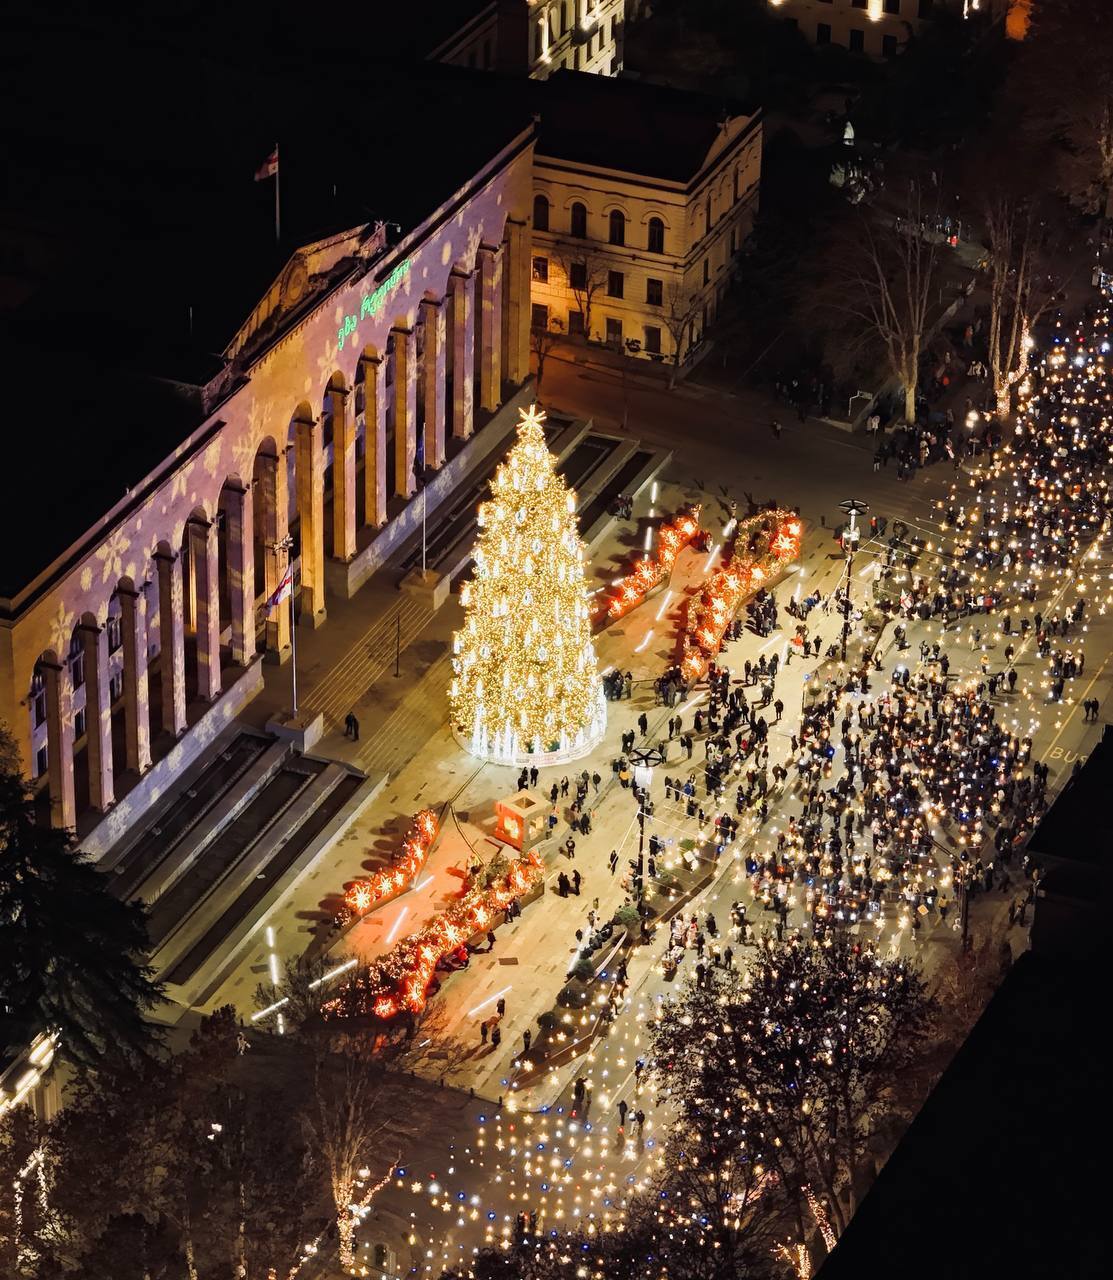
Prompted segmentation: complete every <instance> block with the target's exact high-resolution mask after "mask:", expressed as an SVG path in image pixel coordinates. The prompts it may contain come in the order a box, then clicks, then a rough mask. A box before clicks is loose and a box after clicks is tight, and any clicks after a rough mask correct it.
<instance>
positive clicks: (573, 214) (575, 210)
mask: <svg viewBox="0 0 1113 1280" xmlns="http://www.w3.org/2000/svg"><path fill="white" fill-rule="evenodd" d="M568 229H569V231H570V232H571V234H572V235H574V236H575V237H576V238H577V239H578V240H586V239H587V205H586V204H584V203H583V202H582V201H580V200H577V201H576V202H575V204H574V205H573V206H572V208H571V210H570V211H569V219H568Z"/></svg>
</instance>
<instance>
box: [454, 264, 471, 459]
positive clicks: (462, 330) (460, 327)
mask: <svg viewBox="0 0 1113 1280" xmlns="http://www.w3.org/2000/svg"><path fill="white" fill-rule="evenodd" d="M474 278H475V273H474V272H466V273H465V272H459V271H454V272H453V273H452V275H451V276H450V277H449V281H448V290H449V297H450V298H451V299H452V434H453V435H454V436H455V437H456V438H457V440H467V439H468V437H469V436H470V435H471V433H472V428H473V421H472V396H473V386H472V370H473V369H474V368H475V316H474V313H473V311H472V293H473V291H474V290H473V281H474Z"/></svg>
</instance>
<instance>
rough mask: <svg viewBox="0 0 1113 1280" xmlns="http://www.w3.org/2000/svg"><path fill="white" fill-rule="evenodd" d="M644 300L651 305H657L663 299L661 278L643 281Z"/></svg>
mask: <svg viewBox="0 0 1113 1280" xmlns="http://www.w3.org/2000/svg"><path fill="white" fill-rule="evenodd" d="M645 300H646V302H648V303H649V305H650V306H651V307H659V306H661V305H662V303H663V302H664V300H665V286H664V282H663V281H661V280H647V281H646V282H645Z"/></svg>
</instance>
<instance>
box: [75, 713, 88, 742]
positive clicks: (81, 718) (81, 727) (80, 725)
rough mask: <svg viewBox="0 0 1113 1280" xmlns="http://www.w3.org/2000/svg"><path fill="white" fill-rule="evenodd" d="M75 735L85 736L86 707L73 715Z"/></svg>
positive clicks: (77, 736)
mask: <svg viewBox="0 0 1113 1280" xmlns="http://www.w3.org/2000/svg"><path fill="white" fill-rule="evenodd" d="M73 736H74V737H75V738H84V736H85V708H84V707H82V708H81V710H80V711H75V712H74V716H73Z"/></svg>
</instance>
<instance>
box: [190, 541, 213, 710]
mask: <svg viewBox="0 0 1113 1280" xmlns="http://www.w3.org/2000/svg"><path fill="white" fill-rule="evenodd" d="M189 536H190V559H191V560H192V561H193V565H194V578H195V580H196V582H197V696H198V697H199V698H204V699H205V701H206V702H212V701H213V699H214V698H217V697H219V695H220V557H219V548H218V544H217V536H216V525H215V524H214V523H213V522H211V521H209V520H191V521H190V522H189Z"/></svg>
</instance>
